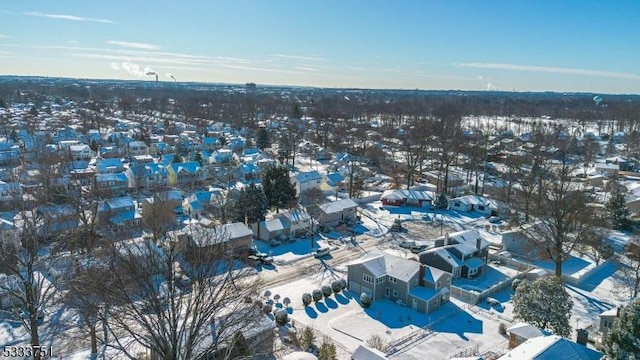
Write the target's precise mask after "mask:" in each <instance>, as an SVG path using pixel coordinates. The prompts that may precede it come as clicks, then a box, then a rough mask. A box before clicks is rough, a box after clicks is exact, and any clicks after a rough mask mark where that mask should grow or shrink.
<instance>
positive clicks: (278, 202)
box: [262, 165, 296, 212]
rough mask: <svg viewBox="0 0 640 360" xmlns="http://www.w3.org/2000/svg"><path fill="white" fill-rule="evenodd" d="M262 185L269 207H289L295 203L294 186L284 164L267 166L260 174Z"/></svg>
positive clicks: (277, 208)
mask: <svg viewBox="0 0 640 360" xmlns="http://www.w3.org/2000/svg"><path fill="white" fill-rule="evenodd" d="M262 187H263V188H264V194H265V195H266V196H267V203H268V205H269V208H270V209H276V212H279V211H280V209H286V208H290V207H292V206H294V205H295V203H296V188H295V186H293V183H291V178H290V177H289V170H287V168H286V167H284V166H280V165H277V166H272V167H269V168H268V169H267V170H266V171H265V172H264V174H263V176H262Z"/></svg>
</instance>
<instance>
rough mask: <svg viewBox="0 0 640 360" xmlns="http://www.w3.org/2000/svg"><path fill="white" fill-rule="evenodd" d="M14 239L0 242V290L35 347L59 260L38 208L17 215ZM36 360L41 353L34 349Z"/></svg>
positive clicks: (53, 286)
mask: <svg viewBox="0 0 640 360" xmlns="http://www.w3.org/2000/svg"><path fill="white" fill-rule="evenodd" d="M16 223H18V226H17V230H18V235H17V238H16V239H15V240H17V241H0V274H1V273H4V274H6V276H7V277H8V278H6V279H5V281H3V282H2V283H0V289H1V290H3V292H6V293H7V294H9V297H10V298H11V300H12V303H13V304H14V305H15V307H16V309H17V311H18V318H19V320H20V321H21V323H22V325H23V326H24V328H25V329H26V330H27V331H28V332H29V334H30V338H31V339H30V344H31V346H33V347H34V348H38V347H39V346H40V343H41V339H40V333H39V328H40V322H41V320H42V317H43V314H44V309H46V308H47V307H48V306H50V305H51V304H52V303H53V301H54V298H55V295H56V287H55V285H54V283H55V282H56V281H57V280H58V279H55V278H53V276H55V274H56V271H54V269H53V268H54V266H55V263H56V261H57V260H58V259H59V257H58V255H57V254H56V252H55V247H54V246H53V241H52V240H53V239H50V238H49V236H48V233H49V231H48V229H47V227H46V225H47V224H45V223H44V221H43V219H42V217H41V216H40V215H39V213H38V211H37V210H35V209H33V210H21V211H20V212H19V213H18V215H17V217H16ZM34 358H35V359H37V360H39V359H40V358H41V354H39V352H37V351H36V352H35V354H34Z"/></svg>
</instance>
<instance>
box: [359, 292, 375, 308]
mask: <svg viewBox="0 0 640 360" xmlns="http://www.w3.org/2000/svg"><path fill="white" fill-rule="evenodd" d="M360 302H361V303H362V307H364V308H368V307H369V306H371V304H372V303H373V299H372V298H371V295H369V294H367V293H362V294H360Z"/></svg>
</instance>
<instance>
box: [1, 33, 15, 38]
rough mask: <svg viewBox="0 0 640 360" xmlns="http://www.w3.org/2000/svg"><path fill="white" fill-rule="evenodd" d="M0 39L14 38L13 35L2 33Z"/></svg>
mask: <svg viewBox="0 0 640 360" xmlns="http://www.w3.org/2000/svg"><path fill="white" fill-rule="evenodd" d="M0 39H13V37H12V36H9V35H3V34H0Z"/></svg>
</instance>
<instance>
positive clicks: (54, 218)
mask: <svg viewBox="0 0 640 360" xmlns="http://www.w3.org/2000/svg"><path fill="white" fill-rule="evenodd" d="M37 212H38V214H39V215H40V216H41V217H42V224H40V226H39V230H40V231H41V232H42V233H43V234H47V235H52V234H54V233H59V232H62V231H67V230H71V229H75V228H77V227H78V224H79V221H80V217H79V215H78V212H77V211H76V209H74V208H73V207H72V206H71V205H68V204H64V205H53V204H52V205H46V206H41V207H39V208H38V209H37Z"/></svg>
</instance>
